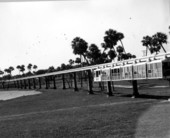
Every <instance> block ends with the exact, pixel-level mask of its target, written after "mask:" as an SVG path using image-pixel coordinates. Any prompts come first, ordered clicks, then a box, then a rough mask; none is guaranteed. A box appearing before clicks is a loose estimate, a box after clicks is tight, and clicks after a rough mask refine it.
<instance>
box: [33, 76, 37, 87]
mask: <svg viewBox="0 0 170 138" xmlns="http://www.w3.org/2000/svg"><path fill="white" fill-rule="evenodd" d="M33 84H34V89H36V82H35V78H33Z"/></svg>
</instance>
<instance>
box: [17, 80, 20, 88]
mask: <svg viewBox="0 0 170 138" xmlns="http://www.w3.org/2000/svg"><path fill="white" fill-rule="evenodd" d="M17 86H18V89H19V88H20V85H19V81H17Z"/></svg>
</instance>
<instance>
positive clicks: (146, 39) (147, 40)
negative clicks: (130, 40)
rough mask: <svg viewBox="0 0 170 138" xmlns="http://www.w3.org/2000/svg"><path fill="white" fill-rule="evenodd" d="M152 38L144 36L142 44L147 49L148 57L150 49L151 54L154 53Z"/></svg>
mask: <svg viewBox="0 0 170 138" xmlns="http://www.w3.org/2000/svg"><path fill="white" fill-rule="evenodd" d="M152 41H153V40H152V37H150V36H148V35H147V36H144V37H143V40H142V41H141V42H142V45H143V46H145V47H146V56H147V51H148V49H149V51H150V53H151V54H152V53H153V50H152V49H153V46H152Z"/></svg>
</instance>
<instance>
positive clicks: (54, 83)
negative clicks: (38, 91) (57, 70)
mask: <svg viewBox="0 0 170 138" xmlns="http://www.w3.org/2000/svg"><path fill="white" fill-rule="evenodd" d="M52 79H53V85H54V87H53V89H56V88H57V87H56V82H55V76H52Z"/></svg>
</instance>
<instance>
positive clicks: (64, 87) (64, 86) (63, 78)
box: [62, 74, 66, 89]
mask: <svg viewBox="0 0 170 138" xmlns="http://www.w3.org/2000/svg"><path fill="white" fill-rule="evenodd" d="M62 80H63V89H66V84H65V77H64V74H62Z"/></svg>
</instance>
